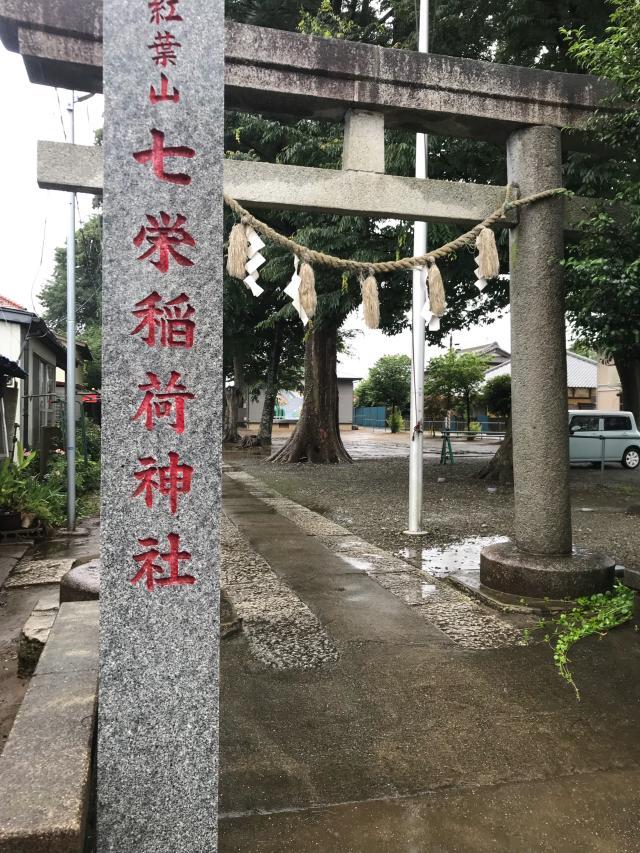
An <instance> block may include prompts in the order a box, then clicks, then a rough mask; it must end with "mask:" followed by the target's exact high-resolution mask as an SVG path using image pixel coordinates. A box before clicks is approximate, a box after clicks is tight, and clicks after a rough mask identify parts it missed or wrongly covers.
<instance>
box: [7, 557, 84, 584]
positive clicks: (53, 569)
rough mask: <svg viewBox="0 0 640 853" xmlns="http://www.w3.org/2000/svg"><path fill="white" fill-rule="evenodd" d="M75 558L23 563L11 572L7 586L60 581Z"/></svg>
mask: <svg viewBox="0 0 640 853" xmlns="http://www.w3.org/2000/svg"><path fill="white" fill-rule="evenodd" d="M74 562H75V560H71V559H63V560H29V561H28V562H26V563H21V564H20V565H19V566H18V568H17V569H15V571H14V572H13V573H12V574H11V576H10V577H9V580H8V581H7V582H6V584H5V586H7V587H14V586H35V585H38V584H46V583H60V581H61V580H62V578H63V577H64V575H66V573H67V572H68V571H69V570H70V569H71V567H72V566H73V564H74Z"/></svg>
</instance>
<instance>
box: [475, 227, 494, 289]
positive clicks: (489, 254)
mask: <svg viewBox="0 0 640 853" xmlns="http://www.w3.org/2000/svg"><path fill="white" fill-rule="evenodd" d="M476 249H477V250H478V257H477V258H476V264H477V267H478V269H477V271H476V275H477V276H478V278H480V279H482V278H484V279H488V278H495V277H496V276H497V275H498V274H499V272H500V259H499V257H498V249H497V248H496V238H495V234H494V233H493V231H492V230H491V228H482V229H481V231H480V233H479V234H478V236H477V237H476Z"/></svg>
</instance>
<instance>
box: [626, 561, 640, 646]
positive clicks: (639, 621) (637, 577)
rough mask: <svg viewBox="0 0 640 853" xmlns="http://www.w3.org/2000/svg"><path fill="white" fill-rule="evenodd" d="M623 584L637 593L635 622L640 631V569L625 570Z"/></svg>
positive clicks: (634, 611) (634, 612) (634, 613)
mask: <svg viewBox="0 0 640 853" xmlns="http://www.w3.org/2000/svg"><path fill="white" fill-rule="evenodd" d="M622 582H623V583H624V585H625V586H628V587H631V589H632V590H634V592H635V601H634V608H633V622H634V625H635V626H636V627H637V628H638V631H640V569H625V570H624V577H623V579H622Z"/></svg>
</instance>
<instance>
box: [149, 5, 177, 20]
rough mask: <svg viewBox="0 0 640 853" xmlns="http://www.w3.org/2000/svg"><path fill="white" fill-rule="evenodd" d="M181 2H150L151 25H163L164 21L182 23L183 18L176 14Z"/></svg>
mask: <svg viewBox="0 0 640 853" xmlns="http://www.w3.org/2000/svg"><path fill="white" fill-rule="evenodd" d="M179 2H180V0H150V2H149V4H148V5H149V9H150V11H151V19H150V22H149V23H151V24H161V23H162V21H181V20H182V16H181V15H179V14H178V13H177V12H176V6H177V5H178V3H179Z"/></svg>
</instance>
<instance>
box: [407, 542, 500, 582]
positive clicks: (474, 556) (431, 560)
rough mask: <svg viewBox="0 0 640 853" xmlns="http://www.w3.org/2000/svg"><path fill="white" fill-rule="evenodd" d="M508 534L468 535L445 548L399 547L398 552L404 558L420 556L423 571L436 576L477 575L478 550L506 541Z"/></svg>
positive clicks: (412, 558) (409, 558) (478, 563)
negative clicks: (420, 548) (419, 549)
mask: <svg viewBox="0 0 640 853" xmlns="http://www.w3.org/2000/svg"><path fill="white" fill-rule="evenodd" d="M508 541H509V537H508V536H470V537H469V538H468V539H463V540H462V541H461V542H454V543H453V544H452V545H447V546H446V547H445V548H423V549H422V552H420V551H418V550H417V549H416V548H401V549H400V551H399V552H398V555H399V556H400V557H403V558H404V559H405V560H412V561H413V560H415V559H416V558H417V557H420V558H421V561H422V568H423V570H424V571H425V572H429V574H430V575H432V576H433V577H436V578H446V577H449V576H450V575H456V576H458V577H459V576H462V577H465V576H467V577H475V578H477V577H478V574H479V572H480V551H481V550H482V549H483V548H486V546H487V545H497V544H498V543H500V542H508Z"/></svg>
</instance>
